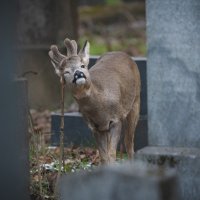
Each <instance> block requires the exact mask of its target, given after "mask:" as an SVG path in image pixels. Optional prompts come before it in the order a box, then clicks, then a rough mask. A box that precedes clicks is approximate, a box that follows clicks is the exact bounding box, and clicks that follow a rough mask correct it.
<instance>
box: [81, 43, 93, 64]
mask: <svg viewBox="0 0 200 200" xmlns="http://www.w3.org/2000/svg"><path fill="white" fill-rule="evenodd" d="M79 56H80V57H81V59H82V61H83V62H84V64H85V65H86V66H87V65H88V64H89V59H90V43H89V42H88V41H87V40H86V41H85V44H84V46H83V48H82V49H81V50H80V52H79Z"/></svg>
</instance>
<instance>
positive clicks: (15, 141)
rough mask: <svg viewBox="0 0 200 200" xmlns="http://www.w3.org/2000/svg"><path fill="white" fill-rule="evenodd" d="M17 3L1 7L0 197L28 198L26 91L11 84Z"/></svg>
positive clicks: (19, 84)
mask: <svg viewBox="0 0 200 200" xmlns="http://www.w3.org/2000/svg"><path fill="white" fill-rule="evenodd" d="M17 3H18V2H17V1H15V0H13V1H5V0H2V1H1V6H0V29H1V37H0V44H1V45H0V55H1V59H0V91H1V98H0V125H1V126H0V133H1V139H0V158H1V164H0V177H1V180H0V191H1V192H0V193H1V195H0V198H1V199H4V200H10V199H20V200H28V199H30V198H29V161H28V134H27V133H28V123H27V93H26V92H27V88H26V86H27V85H26V81H25V80H18V81H15V82H14V81H13V77H14V71H15V68H16V56H17V55H16V52H15V51H14V48H13V46H15V36H16V30H15V25H16V18H17V10H16V8H17Z"/></svg>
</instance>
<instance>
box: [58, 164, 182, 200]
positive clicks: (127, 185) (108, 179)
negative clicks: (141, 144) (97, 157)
mask: <svg viewBox="0 0 200 200" xmlns="http://www.w3.org/2000/svg"><path fill="white" fill-rule="evenodd" d="M57 195H58V197H59V199H61V200H67V199H70V200H94V199H95V200H132V199H135V200H147V199H151V200H179V189H178V186H177V179H176V176H175V173H174V171H171V170H166V171H163V170H160V169H157V168H152V166H146V164H144V163H134V164H132V163H131V164H130V163H126V164H125V163H124V164H122V165H121V166H120V165H118V166H109V167H108V166H107V167H102V168H98V169H96V170H94V171H92V172H79V173H76V174H66V175H62V176H61V178H60V180H59V182H58V190H57Z"/></svg>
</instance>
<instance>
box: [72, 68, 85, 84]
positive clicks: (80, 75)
mask: <svg viewBox="0 0 200 200" xmlns="http://www.w3.org/2000/svg"><path fill="white" fill-rule="evenodd" d="M79 78H85V79H86V76H85V74H84V73H83V72H82V71H79V70H76V71H75V73H74V80H73V83H75V82H76V80H77V79H79Z"/></svg>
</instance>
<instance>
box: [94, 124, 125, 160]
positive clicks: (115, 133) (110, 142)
mask: <svg viewBox="0 0 200 200" xmlns="http://www.w3.org/2000/svg"><path fill="white" fill-rule="evenodd" d="M121 127H122V124H121V122H118V123H115V124H113V125H112V127H111V128H110V130H109V131H106V132H98V133H95V134H94V135H95V137H96V142H97V147H98V149H99V153H100V157H101V163H102V164H109V163H113V162H114V161H115V160H116V150H117V144H118V142H119V139H120V135H121Z"/></svg>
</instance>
